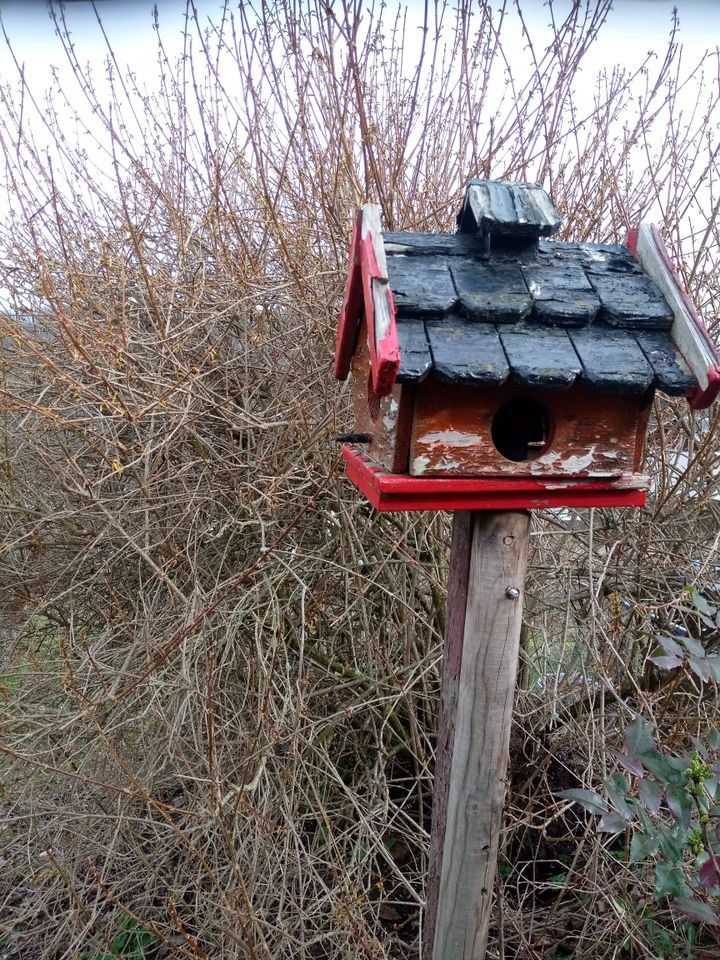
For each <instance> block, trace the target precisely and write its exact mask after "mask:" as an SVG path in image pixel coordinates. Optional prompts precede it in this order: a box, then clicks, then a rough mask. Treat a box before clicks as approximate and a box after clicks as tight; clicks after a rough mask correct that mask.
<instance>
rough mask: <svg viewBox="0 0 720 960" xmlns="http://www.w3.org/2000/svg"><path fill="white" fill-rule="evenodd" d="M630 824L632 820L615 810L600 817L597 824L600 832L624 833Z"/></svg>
mask: <svg viewBox="0 0 720 960" xmlns="http://www.w3.org/2000/svg"><path fill="white" fill-rule="evenodd" d="M629 826H630V821H629V820H626V819H625V817H623V816H621V815H620V814H619V813H615V811H614V810H609V811H608V812H607V813H604V814H603V815H602V817H600V821H599V823H598V825H597V830H598V833H622V832H623V830H627V828H628V827H629Z"/></svg>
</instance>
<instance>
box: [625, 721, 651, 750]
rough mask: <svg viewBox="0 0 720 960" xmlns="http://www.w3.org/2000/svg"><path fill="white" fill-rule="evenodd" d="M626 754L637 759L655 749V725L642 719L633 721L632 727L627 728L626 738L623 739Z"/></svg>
mask: <svg viewBox="0 0 720 960" xmlns="http://www.w3.org/2000/svg"><path fill="white" fill-rule="evenodd" d="M623 749H624V752H625V753H626V754H627V755H628V756H630V757H635V756H638V755H640V754H644V753H647V752H648V751H650V750H654V749H655V736H654V733H653V725H652V724H651V723H648V721H647V720H644V719H643V718H642V717H638V718H637V720H633V722H632V723H631V724H630V726H628V727H626V728H625V737H624V739H623Z"/></svg>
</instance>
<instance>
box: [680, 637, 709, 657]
mask: <svg viewBox="0 0 720 960" xmlns="http://www.w3.org/2000/svg"><path fill="white" fill-rule="evenodd" d="M682 642H683V646H684V647H685V649H686V650H687V652H688V653H689V654H691V656H693V657H704V656H705V647H704V646H703V645H702V644H701V643H700V641H699V640H696V639H695V637H691V636H687V637H683V638H682Z"/></svg>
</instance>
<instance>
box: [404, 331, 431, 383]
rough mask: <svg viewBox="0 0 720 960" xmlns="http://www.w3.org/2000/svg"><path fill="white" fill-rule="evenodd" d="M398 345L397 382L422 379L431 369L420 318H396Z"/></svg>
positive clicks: (425, 337)
mask: <svg viewBox="0 0 720 960" xmlns="http://www.w3.org/2000/svg"><path fill="white" fill-rule="evenodd" d="M396 328H397V337H398V345H399V347H400V366H399V367H398V372H397V378H396V379H397V382H398V383H409V382H412V381H420V380H424V379H425V377H426V376H427V375H428V374H429V373H430V371H431V369H432V354H431V353H430V345H429V344H428V340H427V336H426V334H425V324H424V323H423V322H422V320H398V321H397V324H396Z"/></svg>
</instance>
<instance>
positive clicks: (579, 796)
mask: <svg viewBox="0 0 720 960" xmlns="http://www.w3.org/2000/svg"><path fill="white" fill-rule="evenodd" d="M556 796H557V797H564V799H566V800H575V801H576V802H577V803H579V804H581V805H582V806H583V807H585V809H586V810H587V811H589V812H590V813H607V811H608V809H609V808H608V805H607V803H606V802H605V800H604V799H603V798H602V797H601V796H600V794H599V793H595V791H594V790H560V791H559V792H558V793H557V794H556Z"/></svg>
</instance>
